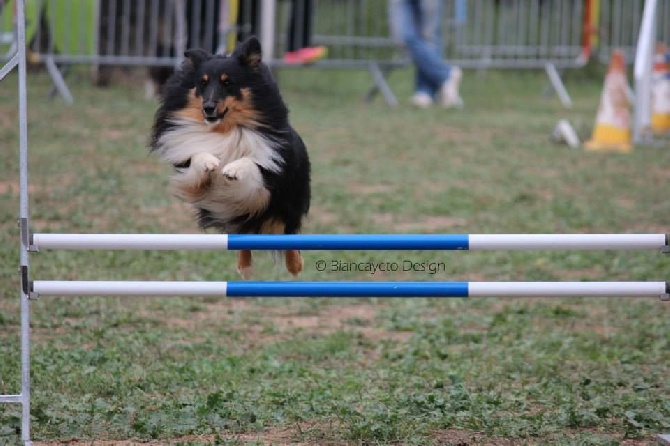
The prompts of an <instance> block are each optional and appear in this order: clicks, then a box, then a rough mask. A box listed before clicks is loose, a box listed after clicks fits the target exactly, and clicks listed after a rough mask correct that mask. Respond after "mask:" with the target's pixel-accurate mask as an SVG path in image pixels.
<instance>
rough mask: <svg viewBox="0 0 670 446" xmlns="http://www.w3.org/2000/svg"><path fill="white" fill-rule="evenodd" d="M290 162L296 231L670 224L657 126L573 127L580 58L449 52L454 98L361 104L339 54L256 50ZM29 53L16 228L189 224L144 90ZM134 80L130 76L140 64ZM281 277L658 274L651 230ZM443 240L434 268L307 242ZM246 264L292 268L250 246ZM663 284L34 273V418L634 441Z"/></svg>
mask: <svg viewBox="0 0 670 446" xmlns="http://www.w3.org/2000/svg"><path fill="white" fill-rule="evenodd" d="M279 78H280V82H281V87H282V89H283V91H284V95H285V99H286V100H287V102H288V103H289V105H290V107H291V113H292V121H293V124H294V126H295V127H296V128H297V129H298V130H299V131H300V133H301V134H302V135H303V137H304V139H305V141H306V142H307V145H308V147H309V150H310V154H311V157H312V163H313V202H312V211H311V213H310V218H309V220H308V223H307V226H306V230H305V231H306V232H310V233H371V232H380V233H408V232H409V233H542V232H550V233H601V232H602V233H624V232H631V233H638V232H639V233H645V232H654V233H657V232H663V233H667V232H670V199H669V197H668V188H667V185H668V182H669V181H670V170H669V169H668V168H669V167H670V151H669V150H659V149H638V150H635V151H634V152H633V153H631V154H629V155H620V154H602V153H587V152H583V151H580V150H574V149H569V148H567V147H566V146H560V145H554V144H553V143H551V142H550V141H549V135H550V133H551V130H552V129H553V126H554V125H555V123H556V122H557V121H558V119H561V118H568V119H570V120H571V121H572V122H573V123H574V124H575V125H576V127H577V128H578V129H579V131H580V132H581V134H582V136H583V137H585V136H587V135H588V133H589V132H590V129H591V126H592V124H593V120H594V117H595V111H596V108H597V104H598V99H599V95H600V91H601V86H602V80H601V79H598V80H596V81H594V80H588V79H584V78H582V77H581V76H579V75H578V74H577V73H568V76H567V78H566V82H567V87H568V89H569V91H570V93H571V94H572V97H573V100H574V102H575V105H574V107H573V109H571V110H565V109H563V108H562V107H561V105H560V104H559V102H558V100H557V99H556V98H555V97H554V98H545V97H543V96H542V94H541V93H542V91H543V89H544V88H545V86H546V82H547V81H546V79H545V77H544V76H543V75H542V74H541V73H519V72H507V73H496V72H489V73H486V74H484V75H481V76H478V75H476V74H475V73H473V72H467V73H466V77H465V80H464V83H463V86H462V94H463V97H464V99H465V101H466V108H465V109H464V110H462V111H444V110H440V109H435V110H429V111H418V110H415V109H412V108H410V107H409V106H407V98H408V96H409V94H410V84H411V72H409V71H403V72H398V73H396V74H394V75H393V76H392V77H391V85H392V87H393V89H394V91H395V92H396V93H397V94H398V96H399V98H400V99H401V100H402V102H403V106H401V107H399V108H397V109H389V108H387V107H386V106H385V105H384V104H383V103H382V102H381V101H380V100H378V102H375V103H373V104H369V105H366V104H363V103H362V101H361V98H362V96H363V95H364V93H365V92H366V91H367V88H368V86H369V83H370V81H369V79H368V76H367V75H366V74H365V73H362V72H337V71H318V70H286V71H282V72H280V73H279ZM68 80H69V83H70V85H71V87H72V88H73V93H74V95H75V97H76V104H75V105H74V106H65V105H63V104H62V102H61V101H60V100H54V101H51V100H48V99H47V91H48V88H49V81H48V78H47V77H46V76H45V75H44V74H40V73H37V74H31V75H30V79H29V84H30V92H29V121H30V123H29V136H30V197H31V201H30V206H31V217H32V221H31V223H32V224H31V229H32V230H33V231H34V232H117V233H124V232H127V233H163V232H174V233H194V232H198V230H197V228H196V227H195V225H194V223H193V221H192V219H191V214H190V211H189V209H188V208H187V207H186V206H185V205H183V204H182V203H179V202H178V201H177V200H176V199H174V198H173V197H171V196H170V194H169V192H168V188H167V184H168V180H167V178H168V175H169V172H170V169H169V167H168V166H164V165H162V164H160V163H159V161H158V160H157V159H155V158H154V157H152V156H150V155H149V154H148V151H147V147H146V143H147V139H148V130H149V128H150V125H151V119H152V116H153V112H154V110H155V106H156V105H155V103H153V102H150V101H145V100H143V99H142V94H143V92H142V89H141V88H139V87H135V86H134V85H133V84H132V83H122V84H119V85H117V86H115V87H112V88H111V89H107V90H99V89H94V88H92V87H91V86H90V82H89V81H88V78H87V75H86V73H85V72H84V71H81V72H74V73H72V74H71V76H70V77H69V79H68ZM15 85H16V77H15V76H14V75H10V76H9V77H8V78H7V79H5V80H4V81H3V83H2V88H0V147H2V155H1V156H2V161H3V162H2V163H1V164H0V215H1V219H0V222H1V224H2V228H3V230H2V231H1V232H0V241H1V243H0V250H1V251H0V256H1V257H0V258H1V259H2V268H1V269H0V274H2V283H3V284H4V286H3V287H2V290H1V291H0V293H1V294H0V393H18V392H19V391H20V389H19V350H18V326H19V312H18V298H17V297H18V276H17V274H16V266H17V264H18V230H17V227H16V218H17V213H18V191H17V184H18V178H17V175H18V174H17V171H18V156H17V153H16V152H17V145H18V143H17V112H16V102H17V94H16V88H15ZM138 85H140V84H138ZM304 257H305V262H306V265H305V266H306V267H305V271H304V273H303V275H302V276H301V278H300V279H301V280H333V281H337V280H427V281H428V280H431V281H432V280H440V281H451V280H477V281H478V280H492V281H505V280H531V281H534V280H540V281H542V280H654V281H657V280H669V279H670V278H669V277H668V271H670V268H669V266H670V263H669V262H670V258H668V257H667V255H665V256H664V255H662V254H660V253H657V252H617V251H612V252H590V251H584V252H580V251H575V252H562V251H555V252H488V253H484V252H456V253H450V252H436V253H433V252H420V251H416V252H414V251H410V252H357V251H352V252H328V251H326V252H315V251H312V252H305V253H304ZM319 260H325V261H326V262H329V264H330V263H331V262H333V261H343V262H348V261H375V262H381V261H385V262H386V261H388V262H403V261H405V260H409V261H414V262H443V264H444V270H441V271H439V272H437V273H436V274H429V273H427V272H412V271H408V272H402V271H399V272H397V273H393V274H382V273H378V274H375V275H370V274H365V273H353V272H335V271H332V270H329V269H327V270H326V271H322V272H319V271H317V268H316V267H315V265H316V262H317V261H319ZM31 266H32V270H31V277H32V278H33V279H42V280H46V279H72V280H74V279H79V280H104V279H108V280H123V279H135V280H237V277H236V273H235V254H234V253H226V252H206V253H194V252H169V251H166V252H152V251H149V252H124V251H119V252H83V251H82V252H60V251H58V252H56V251H54V252H40V253H36V254H32V255H31ZM256 278H257V279H261V280H266V279H270V280H292V279H291V278H289V277H287V274H286V273H285V272H284V271H283V269H282V268H279V267H275V266H274V265H273V263H272V260H271V258H270V256H267V257H263V256H260V257H259V258H258V264H257V273H256ZM669 334H670V306H669V304H667V303H663V302H660V301H659V300H658V299H636V300H633V299H594V298H591V299H589V298H577V299H497V298H488V299H471V300H453V299H452V300H447V299H445V300H440V299H393V300H384V299H338V300H328V299H225V298H139V297H138V298H105V299H103V298H69V299H66V298H46V297H45V298H42V299H40V300H38V301H36V302H34V303H33V304H32V341H33V343H32V345H33V351H32V385H33V400H32V401H33V405H32V417H33V418H32V419H33V437H34V439H35V440H36V443H35V444H36V445H53V444H71V445H72V444H74V445H91V444H95V445H103V444H104V445H111V444H123V445H128V444H135V443H139V442H146V444H151V445H157V444H171V445H177V444H180V445H205V444H216V445H243V444H244V445H247V444H249V445H256V444H259V445H260V444H323V445H344V444H365V445H375V444H407V445H430V444H435V445H437V444H452V445H475V444H492V445H517V444H529V445H535V444H537V445H541V444H563V445H615V444H626V445H641V444H652V443H653V438H654V436H655V435H656V434H658V433H661V432H668V431H670V380H669V377H670V338H669ZM19 426H20V411H19V406H17V405H0V445H4V444H16V443H17V442H18V438H19V437H18V436H17V431H18V429H19Z"/></svg>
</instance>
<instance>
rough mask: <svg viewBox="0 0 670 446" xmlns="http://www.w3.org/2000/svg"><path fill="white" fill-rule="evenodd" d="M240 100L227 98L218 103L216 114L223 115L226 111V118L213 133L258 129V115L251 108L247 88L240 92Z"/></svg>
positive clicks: (214, 128) (231, 97)
mask: <svg viewBox="0 0 670 446" xmlns="http://www.w3.org/2000/svg"><path fill="white" fill-rule="evenodd" d="M241 96H242V99H237V98H236V97H234V96H228V97H227V98H226V99H225V100H224V101H219V103H218V104H217V107H216V111H217V113H223V112H224V111H225V110H226V109H228V112H227V113H226V116H225V117H224V118H223V119H222V120H221V122H219V123H218V124H216V125H215V126H214V127H213V129H212V130H213V131H215V132H220V133H228V132H230V131H231V130H232V129H234V128H235V127H251V128H253V127H258V126H259V125H260V124H259V122H258V113H257V112H256V110H254V108H253V103H252V101H251V92H250V91H249V89H248V88H243V89H242V90H241Z"/></svg>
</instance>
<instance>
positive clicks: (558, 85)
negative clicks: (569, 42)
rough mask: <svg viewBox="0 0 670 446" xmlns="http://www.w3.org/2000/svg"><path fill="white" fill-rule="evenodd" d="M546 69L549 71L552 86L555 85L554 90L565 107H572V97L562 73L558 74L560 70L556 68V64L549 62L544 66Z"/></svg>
mask: <svg viewBox="0 0 670 446" xmlns="http://www.w3.org/2000/svg"><path fill="white" fill-rule="evenodd" d="M544 70H545V71H546V72H547V76H549V82H551V86H552V87H553V90H554V91H555V92H556V94H558V98H559V99H560V100H561V103H562V104H563V106H564V107H565V108H571V107H572V99H571V98H570V95H569V94H568V90H566V89H565V85H564V84H563V80H562V79H561V75H560V74H558V70H556V66H555V65H554V64H553V63H551V62H549V63H547V64H546V65H545V66H544Z"/></svg>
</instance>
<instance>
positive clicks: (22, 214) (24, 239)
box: [0, 0, 32, 445]
mask: <svg viewBox="0 0 670 446" xmlns="http://www.w3.org/2000/svg"><path fill="white" fill-rule="evenodd" d="M25 11H26V9H25V0H17V2H16V45H14V47H15V48H16V52H15V54H14V55H13V56H12V57H11V58H10V60H9V62H7V63H6V64H5V66H4V67H2V69H0V80H2V79H3V78H4V77H5V76H6V75H7V74H9V73H10V72H11V71H12V70H13V69H14V68H18V93H19V103H18V114H19V235H20V250H19V251H20V252H19V273H20V277H21V286H20V287H19V299H20V311H21V326H20V334H21V336H20V339H21V393H19V394H17V395H0V403H12V404H20V405H21V440H22V441H23V443H24V445H31V444H32V442H31V441H30V300H29V293H30V290H29V285H28V271H29V259H28V252H29V249H30V248H29V245H30V237H29V230H28V215H29V214H28V88H27V77H26V74H27V65H26V26H25V25H26V14H25Z"/></svg>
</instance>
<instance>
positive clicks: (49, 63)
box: [44, 57, 74, 104]
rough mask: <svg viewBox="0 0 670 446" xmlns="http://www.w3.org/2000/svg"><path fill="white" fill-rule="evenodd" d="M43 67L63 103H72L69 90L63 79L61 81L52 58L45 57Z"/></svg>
mask: <svg viewBox="0 0 670 446" xmlns="http://www.w3.org/2000/svg"><path fill="white" fill-rule="evenodd" d="M44 65H45V66H46V67H47V71H49V76H51V80H52V82H53V84H54V87H55V88H56V90H57V91H58V93H59V94H60V95H61V97H62V98H63V100H65V102H67V103H68V104H72V103H74V99H73V98H72V94H71V93H70V89H69V88H68V87H67V84H66V83H65V79H63V75H62V73H61V72H60V70H59V69H58V66H57V65H56V62H54V60H53V58H52V57H46V58H45V59H44Z"/></svg>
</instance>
